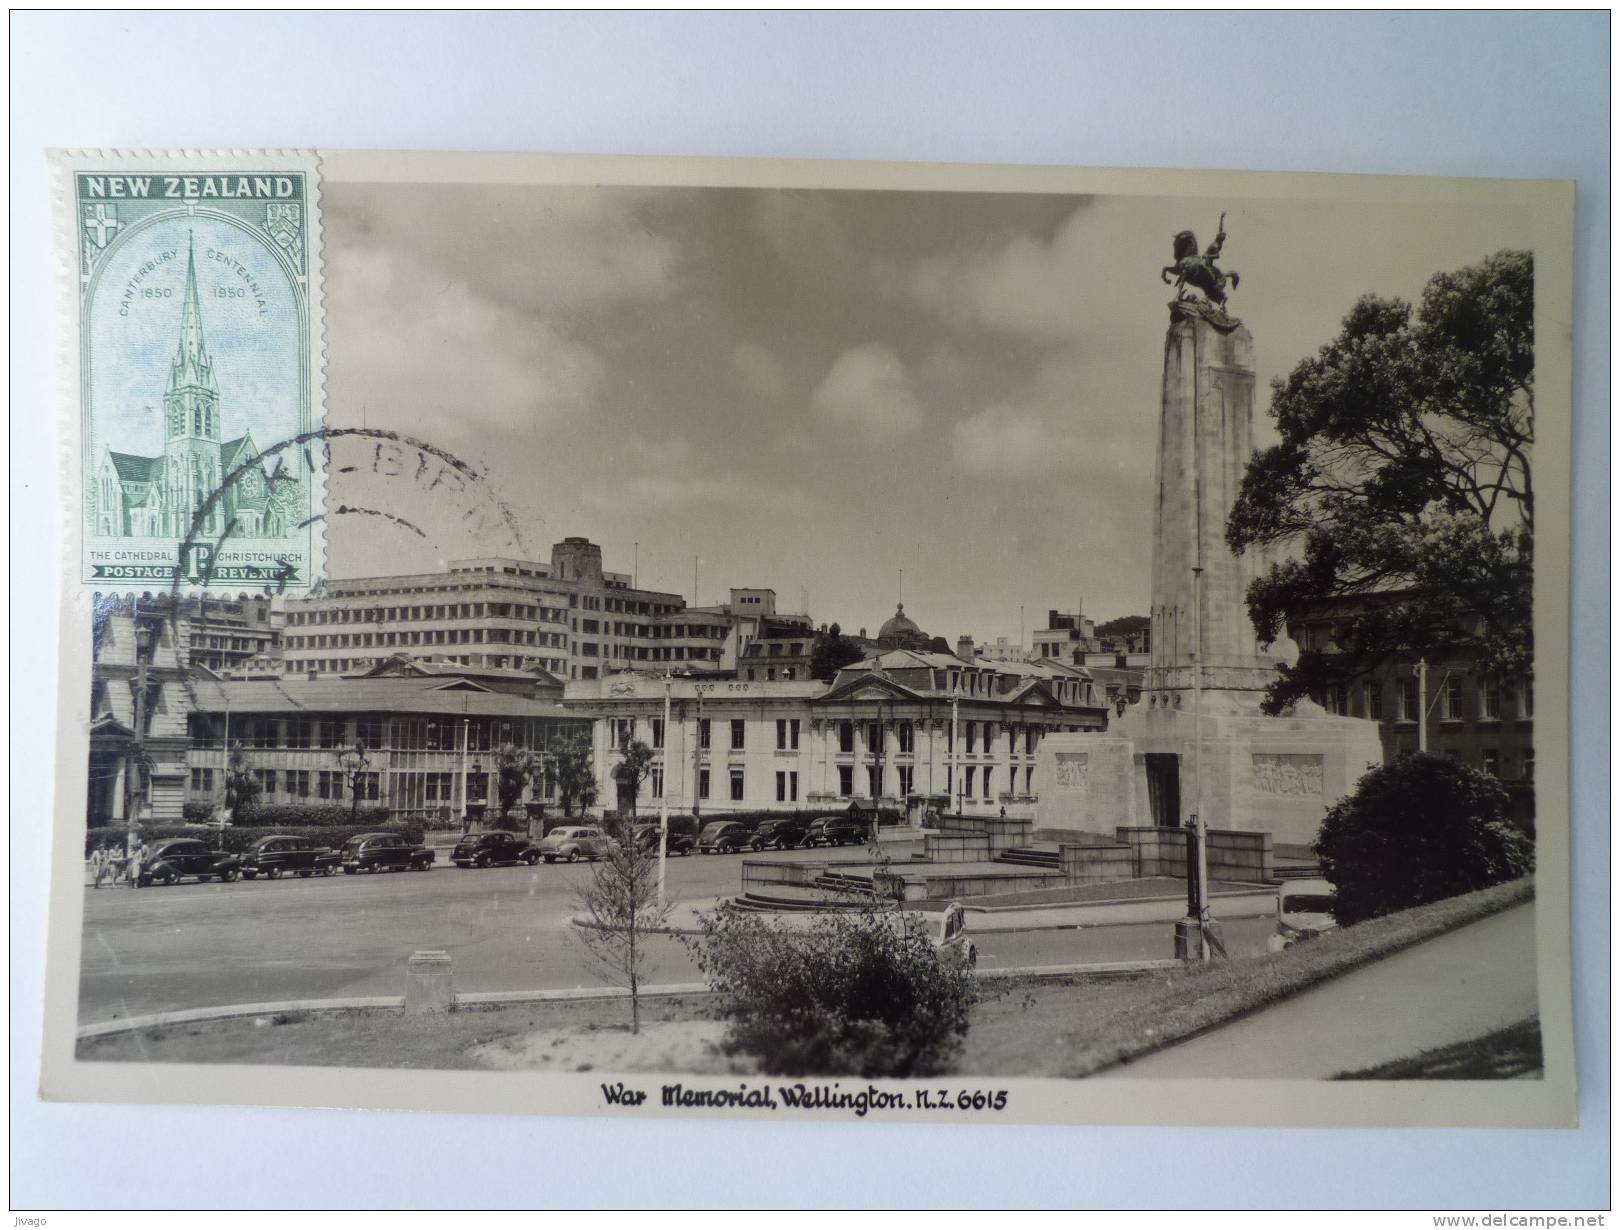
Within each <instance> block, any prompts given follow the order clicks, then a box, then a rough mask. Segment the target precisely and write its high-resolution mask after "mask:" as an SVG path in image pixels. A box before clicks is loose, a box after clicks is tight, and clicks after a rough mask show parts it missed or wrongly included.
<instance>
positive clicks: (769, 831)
mask: <svg viewBox="0 0 1620 1230" xmlns="http://www.w3.org/2000/svg"><path fill="white" fill-rule="evenodd" d="M809 831H810V826H809V825H807V824H806V823H805V822H804V821H803V820H767V821H765V823H764V824H762V825H760V826H759V827H758V828H757V829H755V830H754V836H753V838H752V840H750V841H749V843H748V845H749V848H750V849H753V850H792V849H793V848H795V847H796V846H802V845H803V844H804V838H805V834H806V833H808V832H809Z"/></svg>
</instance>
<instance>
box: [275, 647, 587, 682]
mask: <svg viewBox="0 0 1620 1230" xmlns="http://www.w3.org/2000/svg"><path fill="white" fill-rule="evenodd" d="M384 660H385V659H383V658H288V659H287V660H286V673H288V674H292V675H306V674H314V675H341V674H345V673H347V672H349V671H359V670H368V669H370V668H371V667H373V666H376V665H377V663H379V662H382V661H384ZM434 660H435V661H438V662H454V663H458V664H460V665H462V666H489V667H495V668H497V669H501V670H505V669H511V670H527V669H528V668H529V667H531V666H538V667H540V668H542V669H543V670H548V671H553V672H555V673H556V674H559V675H560V674H562V673H563V671H564V670H566V669H568V659H566V658H542V657H537V656H534V655H524V654H504V653H498V654H488V653H481V654H476V655H474V654H436V655H434ZM590 669H591V671H592V672H593V673H592V674H589V675H587V676H586V678H588V679H594V678H596V675H595V673H594V672H595V669H596V668H595V667H592V668H590Z"/></svg>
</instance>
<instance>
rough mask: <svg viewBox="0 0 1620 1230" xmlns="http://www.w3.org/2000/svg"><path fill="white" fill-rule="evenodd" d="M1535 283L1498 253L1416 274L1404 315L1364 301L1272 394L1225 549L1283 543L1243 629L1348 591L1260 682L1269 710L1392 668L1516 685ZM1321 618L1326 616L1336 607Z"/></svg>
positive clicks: (1525, 641)
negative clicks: (1437, 666) (1449, 669)
mask: <svg viewBox="0 0 1620 1230" xmlns="http://www.w3.org/2000/svg"><path fill="white" fill-rule="evenodd" d="M1533 282H1534V272H1533V267H1532V261H1531V256H1530V253H1528V252H1500V253H1498V254H1497V255H1495V256H1493V257H1491V258H1490V259H1488V260H1486V261H1484V262H1482V263H1481V264H1478V265H1473V266H1470V267H1468V268H1466V269H1462V270H1459V271H1457V272H1455V273H1441V274H1436V275H1435V276H1434V277H1433V278H1431V279H1430V280H1429V284H1428V286H1427V288H1426V289H1425V291H1424V294H1423V301H1422V304H1421V305H1420V306H1419V308H1418V309H1417V312H1416V315H1415V317H1414V314H1413V310H1412V306H1411V305H1410V304H1408V303H1405V302H1403V301H1402V300H1399V299H1380V298H1376V297H1373V296H1366V297H1364V298H1362V299H1361V300H1359V301H1358V302H1357V303H1356V305H1355V306H1354V307H1353V308H1352V309H1351V310H1350V314H1349V315H1348V316H1346V317H1345V320H1344V326H1343V329H1342V330H1341V332H1340V334H1339V336H1338V337H1337V338H1335V339H1334V340H1333V341H1332V342H1330V343H1328V345H1326V346H1324V347H1323V348H1322V350H1321V351H1320V352H1319V353H1318V354H1317V355H1316V356H1315V357H1313V358H1309V359H1306V360H1304V361H1303V362H1301V363H1300V364H1299V365H1298V366H1297V367H1295V368H1294V370H1293V372H1292V373H1290V374H1289V376H1288V377H1287V379H1286V380H1278V381H1276V382H1275V383H1274V384H1273V386H1272V400H1271V415H1272V417H1273V418H1274V419H1275V420H1276V423H1277V428H1278V431H1279V432H1280V434H1281V437H1282V439H1281V442H1280V443H1278V444H1276V445H1274V446H1272V447H1271V448H1267V449H1263V450H1260V451H1258V452H1256V453H1255V455H1254V456H1253V458H1252V459H1251V460H1250V462H1249V466H1248V469H1247V471H1246V473H1245V474H1244V477H1243V483H1242V488H1241V490H1240V492H1239V495H1238V499H1237V501H1236V503H1235V504H1234V506H1233V509H1232V514H1231V517H1230V519H1229V521H1228V523H1227V542H1228V543H1229V544H1230V545H1231V547H1232V549H1233V550H1235V551H1238V552H1242V551H1245V550H1248V549H1250V548H1285V547H1288V548H1298V553H1297V555H1295V556H1294V557H1293V558H1290V559H1287V560H1286V561H1284V562H1280V563H1273V564H1272V565H1271V566H1270V567H1269V569H1268V570H1267V571H1266V572H1265V574H1264V575H1262V576H1260V577H1259V578H1258V579H1257V580H1256V581H1255V582H1254V583H1253V584H1252V585H1251V586H1250V588H1249V593H1248V606H1249V615H1250V618H1251V619H1252V620H1253V623H1254V628H1255V633H1256V635H1257V636H1258V637H1259V639H1261V640H1262V641H1267V642H1269V641H1271V640H1274V639H1275V638H1276V636H1277V635H1278V633H1279V632H1280V631H1281V630H1282V628H1283V626H1284V625H1285V623H1286V622H1287V620H1288V619H1289V618H1290V616H1294V615H1298V614H1303V613H1306V612H1309V611H1311V610H1312V609H1317V610H1321V609H1326V608H1329V605H1330V603H1331V602H1332V600H1334V599H1342V598H1344V597H1351V596H1362V597H1364V598H1365V599H1366V601H1364V602H1360V603H1356V604H1355V606H1354V608H1352V610H1351V611H1350V613H1347V614H1345V615H1344V616H1343V618H1342V619H1341V620H1340V622H1339V626H1338V627H1337V628H1336V630H1335V635H1334V640H1335V642H1336V648H1337V652H1334V653H1323V652H1321V651H1318V650H1308V651H1306V652H1304V653H1302V654H1301V656H1300V659H1299V662H1298V663H1297V664H1296V665H1295V666H1293V667H1289V668H1285V669H1284V670H1283V671H1282V673H1281V676H1280V677H1279V679H1278V681H1277V682H1276V683H1275V684H1273V685H1272V688H1271V691H1270V693H1269V695H1268V697H1267V708H1268V710H1269V711H1271V712H1277V711H1278V710H1280V709H1282V708H1283V707H1284V706H1286V705H1287V704H1289V703H1291V702H1292V701H1294V700H1295V699H1297V698H1299V697H1300V696H1304V695H1309V694H1311V693H1321V692H1323V691H1325V690H1327V689H1328V688H1329V687H1331V686H1333V685H1335V684H1340V683H1348V682H1350V681H1351V680H1354V679H1358V678H1361V677H1364V676H1366V675H1367V674H1369V673H1370V672H1371V671H1372V670H1374V669H1375V668H1376V667H1378V666H1379V665H1381V664H1383V663H1385V662H1388V661H1391V660H1393V659H1396V658H1414V657H1418V656H1420V655H1421V656H1428V657H1443V656H1445V655H1447V654H1450V653H1462V654H1467V655H1469V656H1471V657H1472V658H1473V659H1474V660H1475V661H1476V662H1477V663H1478V665H1479V668H1480V669H1481V670H1482V671H1483V672H1485V673H1486V674H1489V675H1494V676H1496V677H1499V678H1505V677H1513V676H1518V675H1525V674H1528V673H1529V672H1530V670H1531V665H1532V659H1533V650H1532V638H1531V600H1530V590H1531V570H1532V562H1533V559H1532V554H1533V553H1532V547H1533V541H1534V527H1535V502H1534V492H1533V490H1532V486H1531V475H1530V457H1531V450H1532V445H1533V443H1534V427H1535V390H1534V365H1535V345H1534V342H1535V339H1534V320H1533V311H1534V284H1533ZM1332 609H1335V610H1337V609H1341V608H1338V607H1337V606H1336V605H1335V606H1334V607H1333V608H1332Z"/></svg>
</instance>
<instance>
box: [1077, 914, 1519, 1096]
mask: <svg viewBox="0 0 1620 1230" xmlns="http://www.w3.org/2000/svg"><path fill="white" fill-rule="evenodd" d="M1535 917H1536V916H1535V907H1534V905H1533V904H1527V905H1521V906H1515V907H1514V908H1513V909H1511V910H1506V911H1504V912H1502V913H1501V914H1493V915H1492V916H1491V917H1489V918H1485V919H1482V920H1480V921H1479V922H1476V923H1470V924H1469V925H1468V926H1466V927H1462V928H1459V929H1458V930H1456V931H1452V932H1448V933H1447V934H1445V935H1442V936H1438V937H1436V938H1435V939H1432V940H1428V941H1426V942H1425V943H1422V944H1419V945H1418V946H1417V947H1415V948H1408V949H1407V950H1406V951H1405V952H1400V953H1396V954H1395V955H1394V956H1392V957H1386V958H1385V959H1384V960H1382V961H1378V962H1375V963H1374V964H1372V965H1368V966H1364V967H1362V968H1361V969H1358V970H1355V971H1353V972H1352V973H1349V974H1345V975H1344V976H1343V977H1341V978H1336V979H1334V980H1333V981H1332V982H1329V983H1326V984H1324V985H1322V986H1319V987H1315V988H1313V989H1312V990H1309V991H1304V992H1302V993H1300V994H1299V995H1295V996H1293V997H1292V998H1290V999H1287V1000H1284V1001H1283V1002H1282V1003H1280V1004H1278V1005H1276V1006H1275V1007H1272V1008H1266V1009H1263V1010H1262V1011H1260V1012H1257V1013H1255V1014H1254V1015H1253V1016H1249V1017H1244V1018H1243V1019H1242V1020H1239V1021H1237V1022H1235V1023H1233V1024H1231V1025H1227V1026H1225V1027H1224V1028H1221V1029H1217V1030H1214V1031H1212V1032H1210V1033H1207V1034H1204V1035H1202V1036H1201V1037H1197V1038H1193V1039H1192V1040H1190V1041H1188V1042H1183V1043H1181V1044H1180V1045H1179V1046H1172V1047H1169V1048H1167V1049H1165V1050H1162V1051H1159V1052H1158V1053H1157V1054H1153V1055H1149V1056H1147V1057H1146V1058H1145V1059H1139V1060H1137V1061H1136V1062H1134V1063H1130V1064H1126V1065H1125V1066H1123V1067H1119V1068H1112V1069H1110V1070H1109V1071H1108V1072H1107V1073H1105V1074H1104V1075H1107V1076H1113V1077H1129V1078H1131V1079H1139V1078H1142V1077H1183V1076H1219V1077H1257V1076H1258V1077H1272V1078H1277V1079H1301V1080H1305V1079H1322V1078H1325V1077H1330V1076H1334V1075H1336V1074H1337V1073H1340V1072H1346V1071H1353V1070H1355V1069H1359V1068H1367V1067H1371V1066H1373V1065H1374V1064H1379V1063H1385V1062H1387V1061H1389V1060H1392V1059H1404V1058H1406V1057H1407V1056H1410V1055H1416V1054H1418V1053H1419V1052H1420V1051H1426V1050H1430V1049H1432V1048H1434V1047H1437V1046H1446V1045H1449V1044H1451V1043H1453V1042H1462V1041H1465V1040H1467V1039H1469V1038H1477V1037H1479V1036H1480V1035H1482V1034H1486V1033H1489V1032H1491V1031H1492V1030H1495V1029H1500V1028H1502V1027H1504V1026H1507V1025H1512V1024H1514V1023H1516V1022H1518V1021H1522V1020H1525V1019H1526V1018H1528V1017H1532V1016H1534V1015H1535V1014H1536V1010H1537V998H1536V951H1535V950H1536V927H1535Z"/></svg>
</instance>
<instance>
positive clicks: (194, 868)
mask: <svg viewBox="0 0 1620 1230" xmlns="http://www.w3.org/2000/svg"><path fill="white" fill-rule="evenodd" d="M241 869H242V864H241V863H240V862H239V861H238V859H237V857H236V855H234V854H223V853H221V852H220V851H218V850H210V849H209V848H208V843H207V842H205V841H198V840H197V839H196V838H194V837H176V838H171V839H170V840H168V841H160V842H158V844H157V845H156V846H155V847H153V849H152V851H151V853H150V854H148V855H147V858H146V861H145V862H144V863H142V864H141V871H140V875H138V876H137V877H136V879H135V883H136V885H137V886H138V887H140V888H146V887H148V886H150V885H153V884H173V883H175V882H176V881H178V880H183V879H185V878H186V877H187V876H196V877H197V879H199V880H213V879H218V880H221V881H223V882H225V883H229V882H230V881H232V880H234V879H236V877H237V875H239V874H240V872H241Z"/></svg>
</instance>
